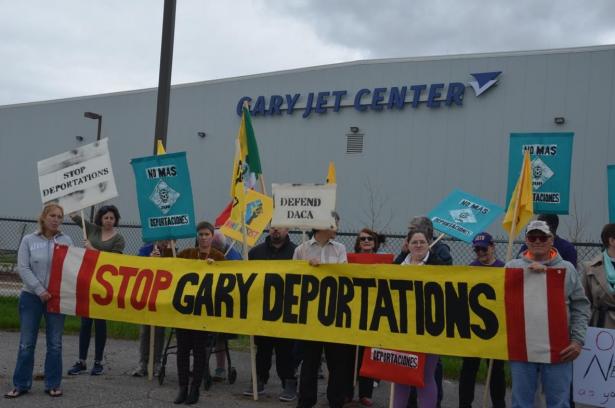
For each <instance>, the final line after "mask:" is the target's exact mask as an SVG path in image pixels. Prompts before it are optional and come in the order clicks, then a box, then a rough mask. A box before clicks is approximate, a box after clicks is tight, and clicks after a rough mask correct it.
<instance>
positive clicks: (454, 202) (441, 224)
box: [427, 190, 504, 242]
mask: <svg viewBox="0 0 615 408" xmlns="http://www.w3.org/2000/svg"><path fill="white" fill-rule="evenodd" d="M502 213H504V210H503V209H502V208H501V207H499V206H497V205H495V204H493V203H490V202H489V201H486V200H483V199H482V198H478V197H475V196H473V195H471V194H468V193H465V192H463V191H460V190H454V191H453V192H452V193H451V194H450V195H449V196H448V197H446V198H445V199H444V200H442V202H441V203H440V204H438V205H437V206H436V207H435V208H434V209H433V210H431V212H430V213H429V214H428V215H427V216H428V217H429V219H431V222H432V223H433V227H434V228H435V229H437V230H438V231H440V232H442V233H444V234H447V235H450V236H451V237H455V238H458V239H460V240H462V241H465V242H472V240H473V239H474V237H475V236H476V235H478V234H479V233H481V232H483V231H485V230H486V229H487V227H488V226H489V225H490V224H491V223H492V222H493V221H495V219H496V218H497V217H499V216H500V215H501V214H502Z"/></svg>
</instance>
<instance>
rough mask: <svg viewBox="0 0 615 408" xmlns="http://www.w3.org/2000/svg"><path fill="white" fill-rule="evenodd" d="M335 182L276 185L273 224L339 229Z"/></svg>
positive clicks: (299, 227)
mask: <svg viewBox="0 0 615 408" xmlns="http://www.w3.org/2000/svg"><path fill="white" fill-rule="evenodd" d="M336 188H337V185H336V184H273V185H272V190H273V219H272V221H271V226H272V227H287V228H298V229H304V230H305V229H337V226H336V222H335V218H334V217H333V212H334V211H335V193H336Z"/></svg>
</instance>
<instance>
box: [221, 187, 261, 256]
mask: <svg viewBox="0 0 615 408" xmlns="http://www.w3.org/2000/svg"><path fill="white" fill-rule="evenodd" d="M245 200H246V210H245V211H246V213H245V225H246V230H247V231H246V239H247V241H248V242H247V243H248V245H249V246H254V245H256V242H257V241H258V238H259V237H260V236H261V234H262V233H263V230H264V229H265V228H266V227H267V224H269V221H271V215H272V213H273V200H272V199H271V198H270V197H268V196H266V195H264V194H261V193H259V192H257V191H254V190H248V191H246V194H245ZM242 227H243V226H242V225H241V224H240V223H238V222H235V221H234V220H233V218H232V217H229V218H228V219H227V220H226V221H225V222H224V224H222V226H221V227H220V232H222V233H223V234H224V235H226V236H227V237H229V238H231V239H234V240H236V241H240V242H243V231H242Z"/></svg>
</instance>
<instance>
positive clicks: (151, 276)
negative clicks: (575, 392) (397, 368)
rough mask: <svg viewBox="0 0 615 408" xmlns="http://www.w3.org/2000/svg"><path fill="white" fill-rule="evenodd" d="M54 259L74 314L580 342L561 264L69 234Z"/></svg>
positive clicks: (539, 357) (550, 347)
mask: <svg viewBox="0 0 615 408" xmlns="http://www.w3.org/2000/svg"><path fill="white" fill-rule="evenodd" d="M51 269H52V271H51V277H50V284H49V292H50V293H51V294H52V299H51V301H50V302H49V303H48V310H49V311H53V312H61V313H64V314H69V315H75V314H76V315H79V316H84V317H91V318H97V319H111V320H121V321H126V322H131V323H138V324H148V325H154V326H167V327H179V328H186V329H196V330H207V331H212V332H225V333H238V334H250V335H261V336H273V337H283V338H294V339H302V340H318V341H328V342H337V343H345V344H357V345H364V346H371V347H375V348H385V349H393V350H410V351H417V352H425V353H435V354H450V355H461V356H474V357H485V358H496V359H504V360H506V359H517V360H522V361H525V360H529V361H537V362H555V361H557V359H558V355H559V351H561V349H563V347H565V345H567V344H568V343H567V330H568V329H567V320H566V306H565V302H564V296H563V284H564V274H563V273H561V271H559V270H551V269H550V270H548V271H547V272H546V273H541V274H537V273H531V272H530V273H524V271H523V270H522V269H504V268H485V267H470V266H400V265H383V264H372V265H361V264H323V265H320V266H319V267H318V268H314V267H312V266H310V265H309V264H308V262H306V261H280V260H275V261H224V262H215V263H213V264H211V265H209V264H208V263H207V262H204V261H201V260H188V259H180V258H150V257H135V256H127V255H120V254H114V253H110V252H98V251H94V250H85V249H83V248H76V247H70V248H69V247H66V246H61V245H56V246H55V248H54V257H53V262H52V268H51ZM558 285H559V286H558ZM558 291H559V293H561V295H560V296H559V297H558V295H557V293H558ZM538 292H540V293H543V296H535V293H538ZM545 293H546V294H547V296H544V294H545ZM525 294H527V296H525ZM532 294H534V296H532ZM547 299H548V304H547ZM519 313H524V314H523V315H522V316H519ZM545 322H548V324H546V323H545ZM526 334H527V335H526ZM558 342H559V343H558ZM562 342H566V344H565V345H564V346H562V345H561V343H562Z"/></svg>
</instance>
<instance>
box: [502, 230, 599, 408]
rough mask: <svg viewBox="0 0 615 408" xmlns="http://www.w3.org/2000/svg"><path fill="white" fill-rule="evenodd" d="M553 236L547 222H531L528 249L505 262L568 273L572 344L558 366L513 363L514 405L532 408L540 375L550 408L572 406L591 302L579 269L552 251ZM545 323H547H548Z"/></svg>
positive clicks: (527, 231)
mask: <svg viewBox="0 0 615 408" xmlns="http://www.w3.org/2000/svg"><path fill="white" fill-rule="evenodd" d="M553 240H554V236H553V233H552V232H551V230H550V229H549V226H548V225H547V223H546V222H544V221H539V220H536V221H531V222H530V223H529V224H528V226H527V230H526V234H525V243H526V245H527V247H528V250H527V251H525V252H523V253H522V254H521V257H520V258H517V259H513V260H511V261H509V262H507V263H506V267H507V268H523V269H528V270H530V271H532V272H535V273H543V272H546V270H547V268H549V269H550V268H563V269H565V270H566V280H565V284H564V290H565V297H566V305H567V307H568V327H569V338H570V343H569V345H568V346H567V347H566V348H564V349H563V350H562V351H561V352H560V362H559V363H551V364H549V363H530V362H520V361H511V362H510V371H511V374H512V405H513V408H515V407H533V406H534V396H535V394H536V386H537V382H538V375H539V374H540V377H541V378H542V386H543V390H544V394H545V399H546V403H547V407H548V408H552V407H569V406H570V384H571V382H572V361H573V360H574V359H576V358H577V357H578V356H579V354H580V353H581V347H582V346H583V343H584V341H585V332H586V330H587V322H588V320H589V315H590V307H589V300H588V299H587V297H586V296H585V291H584V290H583V286H582V285H581V279H580V276H579V274H578V273H577V271H576V269H575V268H574V266H572V264H571V263H570V262H568V261H564V260H563V259H562V257H561V255H560V254H559V253H558V252H557V250H556V249H555V248H553ZM545 324H546V322H545Z"/></svg>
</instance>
